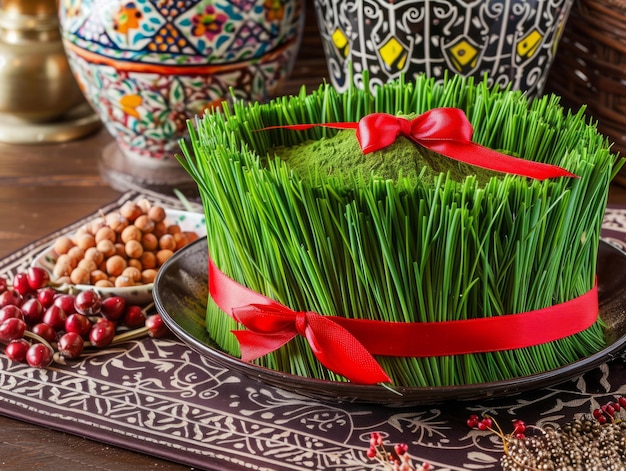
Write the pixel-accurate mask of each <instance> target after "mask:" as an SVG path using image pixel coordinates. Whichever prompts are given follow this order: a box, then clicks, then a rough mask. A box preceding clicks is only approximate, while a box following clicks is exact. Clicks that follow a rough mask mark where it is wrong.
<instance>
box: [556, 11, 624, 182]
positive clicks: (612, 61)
mask: <svg viewBox="0 0 626 471" xmlns="http://www.w3.org/2000/svg"><path fill="white" fill-rule="evenodd" d="M546 91H549V92H553V93H556V94H557V95H560V96H561V97H562V101H563V104H564V105H566V106H569V107H572V108H575V109H578V108H580V107H581V106H582V105H586V106H587V110H588V115H589V116H590V117H591V118H593V119H594V120H597V122H598V129H599V130H600V132H602V133H603V134H605V135H606V136H607V137H608V138H609V139H610V140H611V141H614V146H613V150H615V151H619V152H620V154H621V155H626V0H576V3H575V4H574V6H573V7H572V11H571V13H570V16H569V19H568V21H567V24H566V26H565V28H564V31H563V36H562V39H561V42H560V44H559V47H558V51H557V54H556V58H555V61H554V63H553V66H552V70H551V72H550V75H549V77H548V81H547V85H546ZM622 172H623V170H622Z"/></svg>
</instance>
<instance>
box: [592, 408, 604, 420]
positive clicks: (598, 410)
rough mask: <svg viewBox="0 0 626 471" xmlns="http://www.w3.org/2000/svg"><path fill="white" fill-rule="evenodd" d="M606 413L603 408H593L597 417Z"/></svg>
mask: <svg viewBox="0 0 626 471" xmlns="http://www.w3.org/2000/svg"><path fill="white" fill-rule="evenodd" d="M603 415H604V412H602V409H594V410H593V416H594V417H595V418H596V419H597V418H599V417H602V416H603Z"/></svg>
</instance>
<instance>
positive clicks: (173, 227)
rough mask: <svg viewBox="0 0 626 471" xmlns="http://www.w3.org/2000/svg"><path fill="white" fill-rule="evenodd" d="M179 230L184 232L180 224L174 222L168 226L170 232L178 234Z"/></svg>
mask: <svg viewBox="0 0 626 471" xmlns="http://www.w3.org/2000/svg"><path fill="white" fill-rule="evenodd" d="M179 232H182V230H181V228H180V226H179V225H178V224H172V225H170V226H167V233H168V234H172V235H174V234H177V233H179Z"/></svg>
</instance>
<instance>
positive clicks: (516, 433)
mask: <svg viewBox="0 0 626 471" xmlns="http://www.w3.org/2000/svg"><path fill="white" fill-rule="evenodd" d="M493 424H494V422H493V419H492V418H491V417H489V416H487V415H485V416H483V417H482V418H481V417H478V416H477V415H476V414H472V415H470V416H469V418H468V419H467V426H468V427H469V428H474V429H478V430H481V431H485V430H490V431H492V432H495V430H494V429H493ZM525 432H526V423H525V422H524V421H523V420H520V419H516V420H514V421H513V432H511V436H513V437H516V438H520V439H521V438H524V436H525V435H524V433H525Z"/></svg>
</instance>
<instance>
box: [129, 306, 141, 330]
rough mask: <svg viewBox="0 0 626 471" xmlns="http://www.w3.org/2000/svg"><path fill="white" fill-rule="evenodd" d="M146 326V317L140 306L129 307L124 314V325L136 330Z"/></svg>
mask: <svg viewBox="0 0 626 471" xmlns="http://www.w3.org/2000/svg"><path fill="white" fill-rule="evenodd" d="M145 324H146V315H145V314H144V313H143V311H142V310H141V307H139V306H128V307H127V308H126V312H125V313H124V325H126V326H127V327H129V328H131V329H134V328H137V327H142V326H144V325H145Z"/></svg>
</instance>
